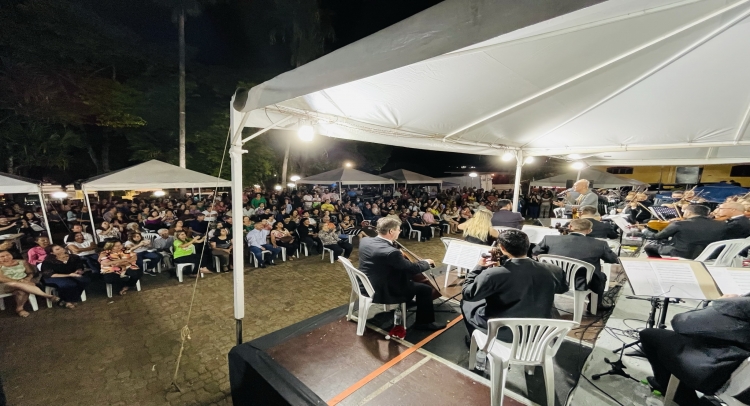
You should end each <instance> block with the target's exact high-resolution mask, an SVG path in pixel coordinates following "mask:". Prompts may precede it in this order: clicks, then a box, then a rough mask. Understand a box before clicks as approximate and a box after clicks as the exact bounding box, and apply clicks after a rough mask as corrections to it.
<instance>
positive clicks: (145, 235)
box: [141, 233, 159, 242]
mask: <svg viewBox="0 0 750 406" xmlns="http://www.w3.org/2000/svg"><path fill="white" fill-rule="evenodd" d="M141 236H142V237H143V239H145V240H149V241H150V242H154V240H155V239H156V237H158V236H159V234H157V233H141Z"/></svg>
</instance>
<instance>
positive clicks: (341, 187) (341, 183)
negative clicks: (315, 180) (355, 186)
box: [339, 182, 344, 201]
mask: <svg viewBox="0 0 750 406" xmlns="http://www.w3.org/2000/svg"><path fill="white" fill-rule="evenodd" d="M343 188H344V182H339V201H341V189H343Z"/></svg>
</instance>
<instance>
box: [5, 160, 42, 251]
mask: <svg viewBox="0 0 750 406" xmlns="http://www.w3.org/2000/svg"><path fill="white" fill-rule="evenodd" d="M0 193H9V194H12V193H26V194H35V193H36V194H38V195H39V206H41V207H42V215H44V225H45V227H46V228H47V236H48V237H49V240H50V241H52V231H51V230H50V228H49V221H48V220H47V205H46V203H45V202H44V194H43V193H42V187H41V182H37V181H35V180H33V179H27V178H23V177H21V176H16V175H11V174H9V173H1V172H0Z"/></svg>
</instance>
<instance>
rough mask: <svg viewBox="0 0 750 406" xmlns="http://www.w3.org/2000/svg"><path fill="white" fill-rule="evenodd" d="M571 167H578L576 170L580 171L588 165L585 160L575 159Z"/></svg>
mask: <svg viewBox="0 0 750 406" xmlns="http://www.w3.org/2000/svg"><path fill="white" fill-rule="evenodd" d="M570 167H571V168H573V169H576V170H579V171H580V170H581V169H583V168H585V167H586V163H585V162H583V161H575V162H573V163H572V164H571V165H570Z"/></svg>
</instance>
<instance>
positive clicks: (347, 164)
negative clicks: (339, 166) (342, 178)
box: [344, 162, 352, 168]
mask: <svg viewBox="0 0 750 406" xmlns="http://www.w3.org/2000/svg"><path fill="white" fill-rule="evenodd" d="M344 166H346V167H347V168H351V167H352V163H351V162H347V163H345V164H344Z"/></svg>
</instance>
